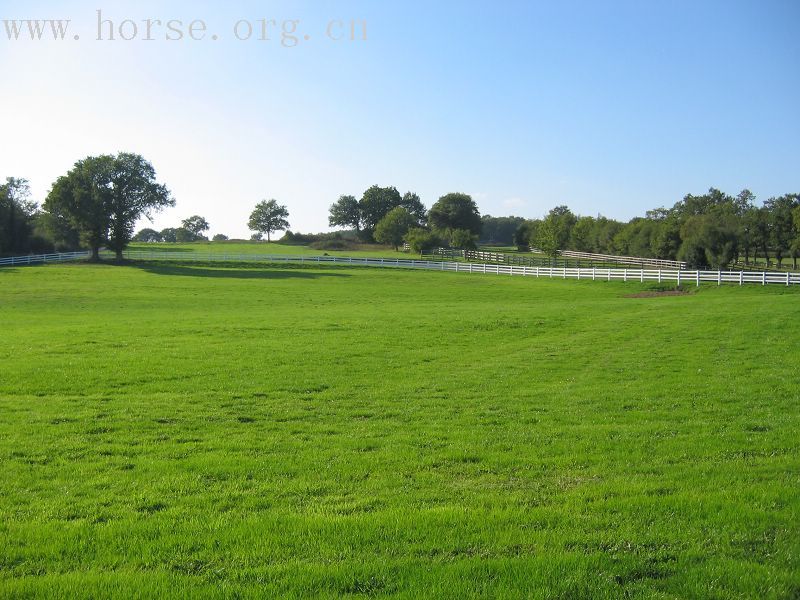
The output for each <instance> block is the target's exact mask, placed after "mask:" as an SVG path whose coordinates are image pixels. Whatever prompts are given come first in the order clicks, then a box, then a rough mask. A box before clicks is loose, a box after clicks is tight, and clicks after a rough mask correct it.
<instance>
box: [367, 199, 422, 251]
mask: <svg viewBox="0 0 800 600" xmlns="http://www.w3.org/2000/svg"><path fill="white" fill-rule="evenodd" d="M418 224H419V222H418V221H417V219H416V218H415V217H414V216H413V215H411V214H410V213H409V212H408V211H407V210H406V209H405V208H403V207H402V206H396V207H395V208H393V209H392V210H390V211H389V212H388V213H387V214H386V216H385V217H383V219H381V220H380V222H379V223H378V225H377V226H376V227H375V240H376V241H378V242H380V243H381V244H388V245H391V246H393V247H394V249H395V250H397V249H398V248H399V247H400V244H402V243H403V239H404V238H405V236H406V234H407V233H408V230H409V229H411V228H412V227H413V226H415V225H418Z"/></svg>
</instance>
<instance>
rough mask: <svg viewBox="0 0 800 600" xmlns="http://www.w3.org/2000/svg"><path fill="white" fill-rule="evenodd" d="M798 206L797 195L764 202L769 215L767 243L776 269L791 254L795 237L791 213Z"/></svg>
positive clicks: (799, 200) (799, 199)
mask: <svg viewBox="0 0 800 600" xmlns="http://www.w3.org/2000/svg"><path fill="white" fill-rule="evenodd" d="M798 205H800V195H797V194H785V195H783V196H780V197H778V198H770V199H769V200H767V201H766V202H764V209H765V210H766V211H767V214H768V215H769V217H768V222H769V231H770V233H769V241H770V245H771V246H772V249H773V250H774V252H775V259H776V261H777V263H778V267H781V266H782V265H783V259H784V257H785V256H787V255H788V254H789V253H790V252H791V249H792V246H793V244H794V241H795V238H796V237H797V230H796V229H795V224H794V219H793V215H792V213H793V211H794V209H795V208H796V207H797V206H798Z"/></svg>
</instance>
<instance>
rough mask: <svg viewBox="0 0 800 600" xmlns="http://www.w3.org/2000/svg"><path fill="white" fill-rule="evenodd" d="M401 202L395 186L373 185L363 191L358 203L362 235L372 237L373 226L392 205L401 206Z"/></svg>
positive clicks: (401, 199) (375, 225) (401, 198)
mask: <svg viewBox="0 0 800 600" xmlns="http://www.w3.org/2000/svg"><path fill="white" fill-rule="evenodd" d="M402 202H403V197H402V196H401V195H400V192H398V191H397V188H395V187H385V188H382V187H380V186H377V185H373V186H372V187H371V188H369V189H368V190H367V191H366V192H364V195H363V196H362V197H361V200H360V201H359V203H358V207H359V210H360V213H361V223H362V229H363V231H364V237H365V238H367V239H373V238H374V233H375V227H377V226H378V223H379V222H380V220H381V219H383V217H385V216H386V215H387V214H388V213H389V211H390V210H392V209H393V208H394V207H396V206H401V204H402Z"/></svg>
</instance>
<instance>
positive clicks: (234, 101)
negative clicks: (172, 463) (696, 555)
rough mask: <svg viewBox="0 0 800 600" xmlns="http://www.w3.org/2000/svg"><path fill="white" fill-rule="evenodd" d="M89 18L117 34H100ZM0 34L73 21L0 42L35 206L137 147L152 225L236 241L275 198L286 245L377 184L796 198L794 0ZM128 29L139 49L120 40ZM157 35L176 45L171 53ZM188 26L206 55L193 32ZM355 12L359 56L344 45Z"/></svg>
mask: <svg viewBox="0 0 800 600" xmlns="http://www.w3.org/2000/svg"><path fill="white" fill-rule="evenodd" d="M98 8H99V9H101V10H102V14H103V18H104V19H106V20H111V21H112V22H113V24H114V27H115V29H116V36H115V37H116V39H115V40H114V41H110V40H107V39H105V40H103V41H97V40H96V38H97V34H98V31H97V28H98V27H97V14H96V10H97V9H98ZM148 18H149V19H152V20H153V21H155V20H156V19H157V20H160V21H161V22H162V24H163V25H162V27H160V28H159V27H158V25H157V24H156V23H155V22H153V23H152V27H151V37H153V38H154V39H153V40H152V41H147V40H145V39H144V38H145V37H146V26H145V24H144V23H143V20H144V19H148ZM7 19H71V23H70V24H69V30H68V32H67V34H66V37H65V40H64V41H52V34H50V33H49V31H48V32H46V33H45V35H44V36H43V37H47V36H48V35H50V37H51V40H50V41H30V40H27V41H23V40H22V38H23V37H25V36H28V35H29V34H28V32H27V30H25V31H24V32H23V34H21V35H20V40H18V41H9V40H8V37H7V32H6V29H5V28H4V27H3V28H0V73H1V74H2V90H1V91H0V126H2V143H0V176H2V177H6V176H15V177H25V178H27V179H29V180H30V181H31V184H32V189H33V192H34V195H35V198H36V199H37V200H39V201H41V200H43V199H44V197H45V196H46V194H47V192H48V190H49V189H50V186H51V185H52V183H53V181H54V180H55V179H56V178H57V177H58V176H59V175H62V174H64V173H66V171H67V170H69V168H70V167H71V165H72V164H73V163H74V162H75V161H76V160H78V159H80V158H83V157H85V156H87V155H91V154H100V153H115V152H119V151H130V152H137V153H140V154H142V155H143V156H145V158H147V159H148V160H150V161H151V162H152V163H153V165H154V167H155V168H156V170H157V172H158V175H159V179H160V180H161V181H163V182H164V183H166V184H167V185H168V186H169V188H170V189H171V190H172V192H173V194H174V196H175V198H176V200H177V206H176V208H174V209H170V210H168V211H166V212H165V213H163V214H161V215H159V216H158V217H157V219H156V221H155V227H156V228H159V229H160V228H163V227H168V226H177V225H178V223H179V221H180V219H182V218H185V217H187V216H190V215H193V214H200V215H203V216H205V217H206V218H207V219H208V220H209V221H210V222H211V225H212V229H211V234H214V233H225V234H228V235H230V236H239V237H242V236H248V235H249V234H248V231H247V228H246V222H247V217H248V215H249V213H250V211H251V210H252V208H253V206H254V205H255V204H256V202H258V201H259V200H261V199H264V198H276V199H278V200H279V201H280V202H281V203H283V204H286V205H287V206H288V208H289V211H290V219H289V220H290V222H291V224H292V229H293V230H295V231H304V232H308V231H322V230H326V229H327V214H328V207H329V205H330V204H331V203H332V202H333V201H335V200H336V198H337V197H338V196H339V195H341V194H352V195H355V196H357V197H360V195H361V193H362V192H363V191H364V190H365V189H366V188H367V187H369V186H370V185H372V184H379V185H383V186H386V185H394V186H396V187H397V188H398V189H399V190H400V191H401V193H402V192H405V191H407V190H412V191H416V192H417V193H419V194H420V196H421V198H422V200H423V202H425V204H426V205H428V206H430V205H431V204H433V202H435V201H436V200H437V198H438V197H439V196H441V195H443V194H445V193H447V192H451V191H461V192H467V193H470V194H472V195H473V197H474V198H475V199H476V201H477V202H478V205H479V207H480V209H481V212H482V213H484V214H492V215H509V214H515V215H520V216H525V217H538V216H541V215H542V214H544V213H546V212H547V210H549V209H550V208H552V207H553V206H556V205H559V204H567V205H569V206H570V207H571V208H572V209H573V210H574V211H576V212H578V213H581V214H598V213H602V214H604V215H607V216H610V217H615V218H620V219H628V218H630V217H633V216H636V215H641V214H644V212H645V211H646V210H647V209H649V208H653V207H658V206H662V205H666V206H671V205H672V204H674V203H675V202H676V201H677V200H679V199H680V198H681V197H683V195H685V194H686V193H690V192H691V193H702V192H704V191H705V190H707V189H708V188H709V187H711V186H714V187H719V188H721V189H723V190H725V191H727V192H730V193H736V192H738V191H740V190H741V189H742V188H745V187H748V188H750V189H751V190H752V191H753V192H755V193H756V195H757V196H758V198H759V199H760V200H764V199H766V198H768V197H769V196H773V195H780V194H783V193H788V192H800V143H798V140H800V36H798V35H797V31H798V28H800V2H798V1H796V0H761V1H758V0H752V1H749V2H741V1H737V0H725V1H713V2H704V1H682V0H681V1H668V0H667V1H660V2H655V1H642V0H637V1H630V2H627V1H625V2H597V1H585V2H584V1H566V2H556V1H549V2H534V1H493V2H488V1H482V2H478V1H469V0H466V1H465V0H459V1H452V2H450V1H439V2H417V1H403V2H384V1H380V0H373V1H360V2H359V1H341V2H338V1H336V2H335V1H332V0H331V1H324V0H317V1H297V2H279V1H273V2H270V1H261V2H226V3H224V7H222V3H220V2H202V1H199V2H198V1H195V2H177V1H173V2H169V1H162V2H150V1H144V2H143V1H137V2H127V1H115V2H108V3H107V4H105V5H104V4H103V3H102V2H98V1H97V0H94V1H93V2H89V3H87V2H82V1H71V0H61V1H59V2H36V1H33V0H25V1H18V0H10V1H9V0H0V21H2V20H7ZM125 19H132V20H134V21H135V22H136V23H137V36H138V37H137V39H134V40H131V41H124V40H122V39H120V37H119V35H120V32H119V27H120V25H121V23H122V21H124V20H125ZM172 19H176V20H180V21H182V26H177V24H173V25H175V26H176V27H177V28H178V29H180V30H181V32H182V34H183V36H184V38H183V39H182V40H178V41H168V40H166V39H165V37H166V35H167V34H170V35H172V36H173V37H176V36H177V34H176V33H175V32H174V31H172V30H168V29H167V27H166V23H167V21H169V20H172ZM195 19H197V20H203V21H204V22H205V24H206V27H207V30H206V31H205V32H201V31H200V30H199V28H196V29H195V32H194V33H195V37H201V36H202V35H204V36H205V39H202V40H199V41H194V40H190V39H188V38H189V32H188V25H189V23H190V22H191V21H192V20H195ZM261 19H264V20H265V21H264V23H266V28H267V31H266V33H267V35H266V36H265V37H269V38H270V40H269V41H266V40H265V41H261V40H259V39H258V38H259V37H261V33H262V31H261V30H262V23H261V22H260V20H261ZM273 19H274V20H275V25H274V26H273V25H272V24H271V23H270V21H271V20H273ZM351 19H357V20H363V21H365V22H366V24H367V38H368V39H367V40H366V41H363V40H360V39H359V40H357V41H353V42H351V41H349V39H347V38H348V37H349V21H350V20H351ZM241 20H246V21H248V22H249V23H250V24H251V25H252V26H253V34H252V38H251V39H250V40H249V41H240V40H238V39H237V38H236V36H235V33H234V25H235V24H236V23H237V22H239V21H241ZM293 20H299V21H300V23H299V25H298V44H297V45H296V46H295V47H285V46H284V45H282V43H281V35H280V29H281V27H282V26H283V25H286V26H287V28H288V27H290V24H289V23H284V22H288V21H293ZM339 20H341V21H342V23H343V25H344V26H343V27H341V28H339V27H338V21H339ZM332 21H333V22H334V25H333V26H332V27H331V30H330V31H331V33H332V35H333V37H339V36H340V35H342V34H347V35H345V39H343V40H339V41H334V40H332V39H330V38H329V37H328V36H327V31H328V26H329V24H330V23H331V22H332ZM2 25H3V23H2V22H0V26H2ZM108 27H109V25H108V24H105V26H104V30H103V35H104V36H105V37H107V36H108V35H109V32H108ZM247 29H248V28H247V25H246V24H240V25H239V29H237V30H236V33H238V34H239V37H245V36H246V34H247ZM359 31H360V30H359ZM122 33H123V34H124V35H125V36H127V37H131V36H132V33H133V30H132V26H131V25H130V24H127V25H123V31H122ZM76 35H77V36H79V38H80V39H78V40H75V39H74V38H75V36H76ZM212 35H216V36H217V38H218V39H216V40H213V39H212V38H211V36H212ZM305 35H308V36H309V39H308V40H305V39H303V36H305ZM285 41H286V43H287V44H289V43H291V38H286V40H285ZM142 225H146V223H143V224H142Z"/></svg>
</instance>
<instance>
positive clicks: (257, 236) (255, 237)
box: [250, 233, 264, 242]
mask: <svg viewBox="0 0 800 600" xmlns="http://www.w3.org/2000/svg"><path fill="white" fill-rule="evenodd" d="M263 239H264V236H263V235H261V234H260V233H254V234H253V235H251V236H250V241H251V242H260V241H261V240H263Z"/></svg>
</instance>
